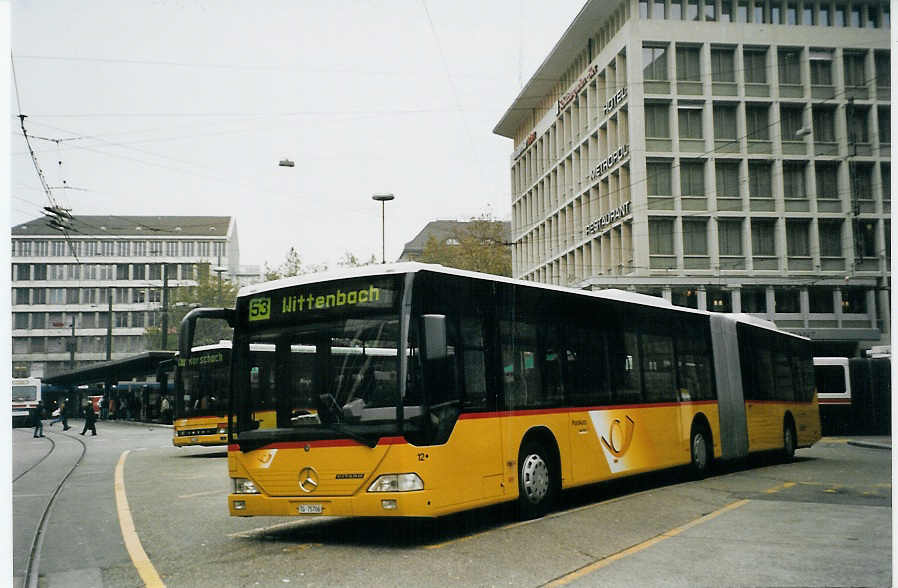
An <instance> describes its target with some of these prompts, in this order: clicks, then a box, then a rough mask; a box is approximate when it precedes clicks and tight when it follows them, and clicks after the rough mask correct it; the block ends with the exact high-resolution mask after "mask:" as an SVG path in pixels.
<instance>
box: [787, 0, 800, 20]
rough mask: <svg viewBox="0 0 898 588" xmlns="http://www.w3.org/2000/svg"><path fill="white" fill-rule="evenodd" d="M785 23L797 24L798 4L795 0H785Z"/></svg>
mask: <svg viewBox="0 0 898 588" xmlns="http://www.w3.org/2000/svg"><path fill="white" fill-rule="evenodd" d="M786 24H787V25H797V24H798V4H797V3H795V2H787V3H786Z"/></svg>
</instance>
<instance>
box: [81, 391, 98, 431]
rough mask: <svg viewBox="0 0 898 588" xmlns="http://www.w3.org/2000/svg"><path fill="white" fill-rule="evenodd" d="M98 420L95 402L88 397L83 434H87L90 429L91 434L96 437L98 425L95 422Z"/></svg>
mask: <svg viewBox="0 0 898 588" xmlns="http://www.w3.org/2000/svg"><path fill="white" fill-rule="evenodd" d="M96 421H97V415H96V414H94V405H93V402H91V401H90V399H88V400H87V404H86V405H85V406H84V429H83V430H82V431H81V434H82V435H83V434H85V433H86V432H87V430H88V429H90V432H91V436H92V437H96V435H97V426H96V425H95V424H94V423H95V422H96Z"/></svg>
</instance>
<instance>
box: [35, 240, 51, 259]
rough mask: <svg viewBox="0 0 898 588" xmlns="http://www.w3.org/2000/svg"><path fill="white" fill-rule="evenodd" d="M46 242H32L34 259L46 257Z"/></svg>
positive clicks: (47, 246)
mask: <svg viewBox="0 0 898 588" xmlns="http://www.w3.org/2000/svg"><path fill="white" fill-rule="evenodd" d="M48 248H49V242H48V241H35V242H34V256H35V257H47V256H48V252H47V251H48Z"/></svg>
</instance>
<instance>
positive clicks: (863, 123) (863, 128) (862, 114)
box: [846, 106, 870, 143]
mask: <svg viewBox="0 0 898 588" xmlns="http://www.w3.org/2000/svg"><path fill="white" fill-rule="evenodd" d="M868 119H869V117H868V116H867V109H866V108H861V107H858V106H855V107H851V106H849V108H848V120H847V121H846V122H847V123H848V140H849V141H853V142H854V143H869V142H870V125H869V124H868V123H867V121H868Z"/></svg>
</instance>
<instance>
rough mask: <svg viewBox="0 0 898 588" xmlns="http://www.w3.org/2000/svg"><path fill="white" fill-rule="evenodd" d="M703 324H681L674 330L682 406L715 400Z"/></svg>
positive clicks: (691, 321)
mask: <svg viewBox="0 0 898 588" xmlns="http://www.w3.org/2000/svg"><path fill="white" fill-rule="evenodd" d="M706 324H707V323H705V322H703V321H702V322H699V321H695V320H682V321H680V322H679V323H678V324H677V326H676V328H675V329H674V345H675V346H676V352H677V391H678V392H679V396H680V400H681V401H683V402H689V401H696V400H714V399H715V397H716V395H715V390H714V384H713V382H712V381H711V364H710V362H709V360H708V358H709V357H710V355H711V353H710V346H709V344H708V336H709V333H708V331H707V330H706Z"/></svg>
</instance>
